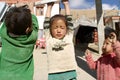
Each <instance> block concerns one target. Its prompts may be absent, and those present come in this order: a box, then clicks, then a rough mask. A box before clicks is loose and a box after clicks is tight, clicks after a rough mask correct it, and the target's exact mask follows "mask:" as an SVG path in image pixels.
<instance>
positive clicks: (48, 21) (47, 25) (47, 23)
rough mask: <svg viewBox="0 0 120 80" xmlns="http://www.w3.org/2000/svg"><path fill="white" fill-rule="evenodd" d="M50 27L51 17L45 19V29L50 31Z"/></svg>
mask: <svg viewBox="0 0 120 80" xmlns="http://www.w3.org/2000/svg"><path fill="white" fill-rule="evenodd" d="M49 27H50V18H49V17H45V21H44V29H48V28H49Z"/></svg>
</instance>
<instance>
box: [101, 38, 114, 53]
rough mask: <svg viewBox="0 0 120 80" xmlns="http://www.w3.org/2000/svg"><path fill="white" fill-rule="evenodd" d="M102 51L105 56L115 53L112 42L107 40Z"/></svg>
mask: <svg viewBox="0 0 120 80" xmlns="http://www.w3.org/2000/svg"><path fill="white" fill-rule="evenodd" d="M102 51H103V53H104V54H109V53H111V52H113V47H112V43H111V42H110V40H109V39H105V41H104V43H103V46H102Z"/></svg>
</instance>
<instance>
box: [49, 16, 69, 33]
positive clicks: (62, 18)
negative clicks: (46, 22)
mask: <svg viewBox="0 0 120 80" xmlns="http://www.w3.org/2000/svg"><path fill="white" fill-rule="evenodd" d="M59 19H60V20H63V21H64V22H65V25H66V27H67V26H68V23H67V20H66V17H65V16H64V15H61V14H56V15H54V16H53V17H51V18H50V32H51V26H52V24H53V22H54V21H56V20H59ZM67 28H68V27H67Z"/></svg>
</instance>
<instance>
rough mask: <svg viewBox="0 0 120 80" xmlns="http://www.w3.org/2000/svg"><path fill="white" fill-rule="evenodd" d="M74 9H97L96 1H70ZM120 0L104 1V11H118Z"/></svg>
mask: <svg viewBox="0 0 120 80" xmlns="http://www.w3.org/2000/svg"><path fill="white" fill-rule="evenodd" d="M69 1H70V7H71V8H72V9H95V0H69ZM119 5H120V0H102V8H103V9H104V10H111V9H118V8H119V7H120V6H119Z"/></svg>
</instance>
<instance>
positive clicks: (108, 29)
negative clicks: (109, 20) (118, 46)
mask: <svg viewBox="0 0 120 80" xmlns="http://www.w3.org/2000/svg"><path fill="white" fill-rule="evenodd" d="M104 32H105V39H106V38H108V37H109V36H110V33H111V32H114V33H115V34H116V36H117V33H116V31H115V30H114V29H113V28H111V27H105V29H104Z"/></svg>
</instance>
